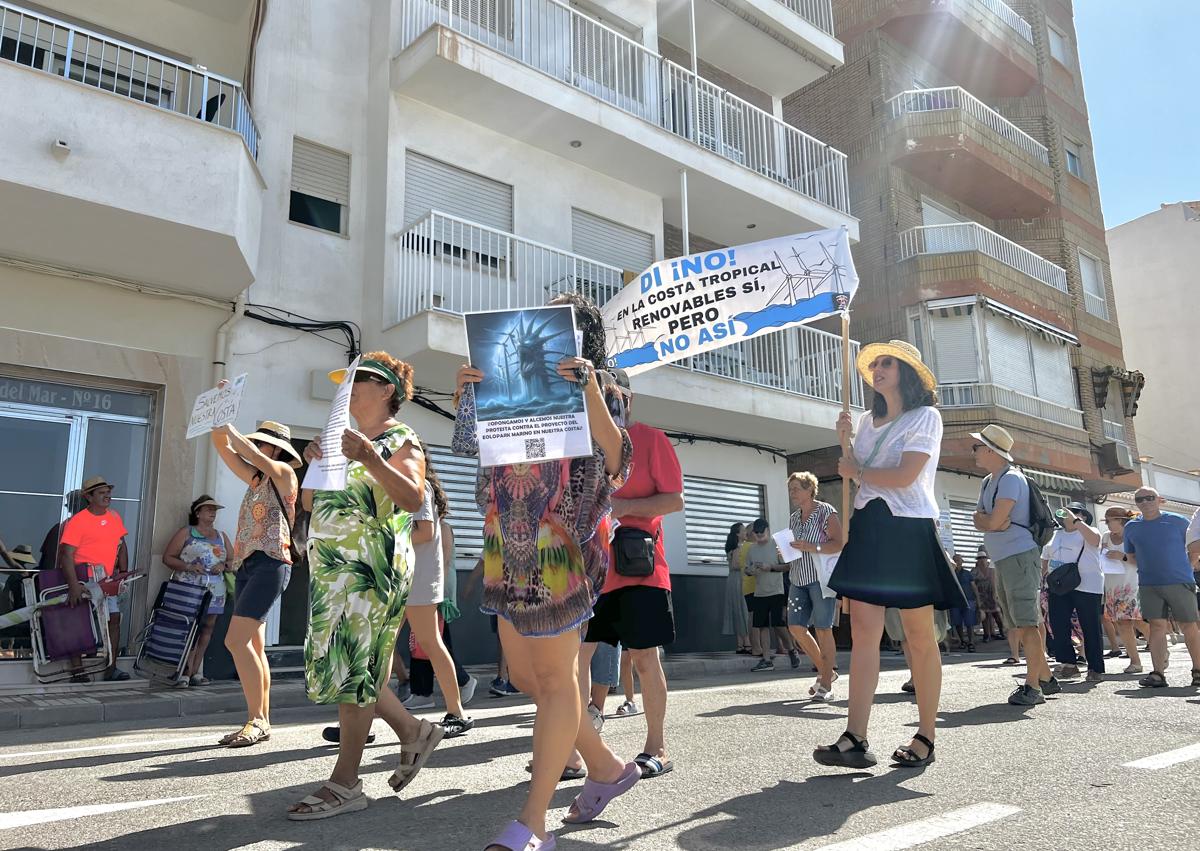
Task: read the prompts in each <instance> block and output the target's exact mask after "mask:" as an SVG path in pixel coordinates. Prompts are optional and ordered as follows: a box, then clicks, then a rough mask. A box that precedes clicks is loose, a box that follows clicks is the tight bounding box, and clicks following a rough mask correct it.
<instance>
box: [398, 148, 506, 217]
mask: <svg viewBox="0 0 1200 851" xmlns="http://www.w3.org/2000/svg"><path fill="white" fill-rule="evenodd" d="M430 210H438V211H440V212H443V213H447V214H449V215H451V216H457V217H458V218H461V219H466V220H467V221H469V222H476V223H478V224H481V225H486V226H487V227H490V228H495V229H496V230H501V231H504V232H505V233H512V229H513V191H512V187H511V186H509V185H508V184H507V183H500V182H499V181H497V180H491V179H490V178H487V177H483V176H482V175H479V174H473V173H471V172H469V171H464V170H463V169H461V168H455V167H454V166H452V165H449V164H447V163H444V162H439V161H438V160H435V159H431V158H429V157H424V156H421V155H420V154H417V153H413V152H412V151H408V152H406V154H405V157H404V226H405V227H408V226H409V225H411V224H412V223H413V222H415V221H416V220H417V219H419V218H421V217H422V216H424V215H425V214H426V213H428V212H429V211H430Z"/></svg>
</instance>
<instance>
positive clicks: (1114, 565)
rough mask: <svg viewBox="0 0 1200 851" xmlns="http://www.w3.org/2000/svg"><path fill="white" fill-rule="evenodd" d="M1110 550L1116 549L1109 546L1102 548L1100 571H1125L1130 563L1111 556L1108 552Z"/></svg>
mask: <svg viewBox="0 0 1200 851" xmlns="http://www.w3.org/2000/svg"><path fill="white" fill-rule="evenodd" d="M1110 552H1114V550H1110V549H1109V548H1108V547H1104V548H1103V549H1101V550H1100V571H1101V572H1102V573H1114V574H1116V573H1124V572H1125V568H1126V567H1128V566H1129V563H1128V562H1124V561H1121V560H1120V559H1119V558H1109V557H1108V553H1110ZM1115 552H1118V553H1119V552H1121V550H1115Z"/></svg>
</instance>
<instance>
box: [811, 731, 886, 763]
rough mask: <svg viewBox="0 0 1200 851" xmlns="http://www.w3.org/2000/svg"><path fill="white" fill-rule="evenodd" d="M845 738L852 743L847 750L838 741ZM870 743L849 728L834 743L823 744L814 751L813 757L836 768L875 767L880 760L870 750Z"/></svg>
mask: <svg viewBox="0 0 1200 851" xmlns="http://www.w3.org/2000/svg"><path fill="white" fill-rule="evenodd" d="M842 739H845V740H846V741H848V742H849V743H850V744H851V747H850V748H849V749H847V750H842V749H841V748H839V747H838V742H840V741H841V740H842ZM870 747H871V746H870V744H869V743H868V742H867V740H866V739H860V738H859V737H858V736H856V735H854V734H853V733H851V732H850V731H849V730H847V731H846V732H844V733H842V735H841V736H839V737H838V740H837V742H834V743H833V744H832V745H822V746H821V747H819V748H817V749H816V750H814V751H813V759H815V760H816V761H817V762H819V763H820V764H821V765H830V766H834V767H835V768H874V767H875V766H876V765H877V764H878V763H879V760H878V759H876V758H875V754H873V753H871V751H870V750H869V748H870Z"/></svg>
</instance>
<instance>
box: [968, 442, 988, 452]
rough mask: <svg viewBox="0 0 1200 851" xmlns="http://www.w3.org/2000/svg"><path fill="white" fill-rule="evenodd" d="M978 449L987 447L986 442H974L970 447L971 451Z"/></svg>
mask: <svg viewBox="0 0 1200 851" xmlns="http://www.w3.org/2000/svg"><path fill="white" fill-rule="evenodd" d="M980 449H987V444H986V443H976V444H975V445H974V446H972V447H971V451H972V452H978V451H979V450H980Z"/></svg>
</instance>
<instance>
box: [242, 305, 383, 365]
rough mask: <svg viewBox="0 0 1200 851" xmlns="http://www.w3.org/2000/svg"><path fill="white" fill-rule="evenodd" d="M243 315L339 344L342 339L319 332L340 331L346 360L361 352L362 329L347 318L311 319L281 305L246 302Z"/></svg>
mask: <svg viewBox="0 0 1200 851" xmlns="http://www.w3.org/2000/svg"><path fill="white" fill-rule="evenodd" d="M256 311H270V313H259V312H256ZM245 316H246V317H247V318H249V319H256V320H258V321H259V322H264V323H266V324H267V325H274V326H276V327H278V328H291V329H293V330H296V331H304V332H306V333H308V334H312V335H313V336H315V337H319V338H320V339H322V340H325V341H326V342H329V343H334V344H335V345H340V344H341V343H342V341H340V340H337V339H331V338H329V337H326V336H325V335H324V334H322V333H320V332H322V331H340V332H342V334H344V335H345V338H346V339H345V344H346V362H347V363H349V362H350V361H352V360H354V358H355V357H357V356H358V355H359V354H361V353H362V352H361V348H362V347H361V345H360V341H361V340H362V329H361V328H359V327H358V325H357V323H354V322H350V321H349V320H345V319H331V320H319V319H312V318H310V317H308V316H301V315H300V314H299V313H293V312H292V311H290V310H284V309H283V308H281V307H271V306H270V305H266V304H247V305H246V313H245Z"/></svg>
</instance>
